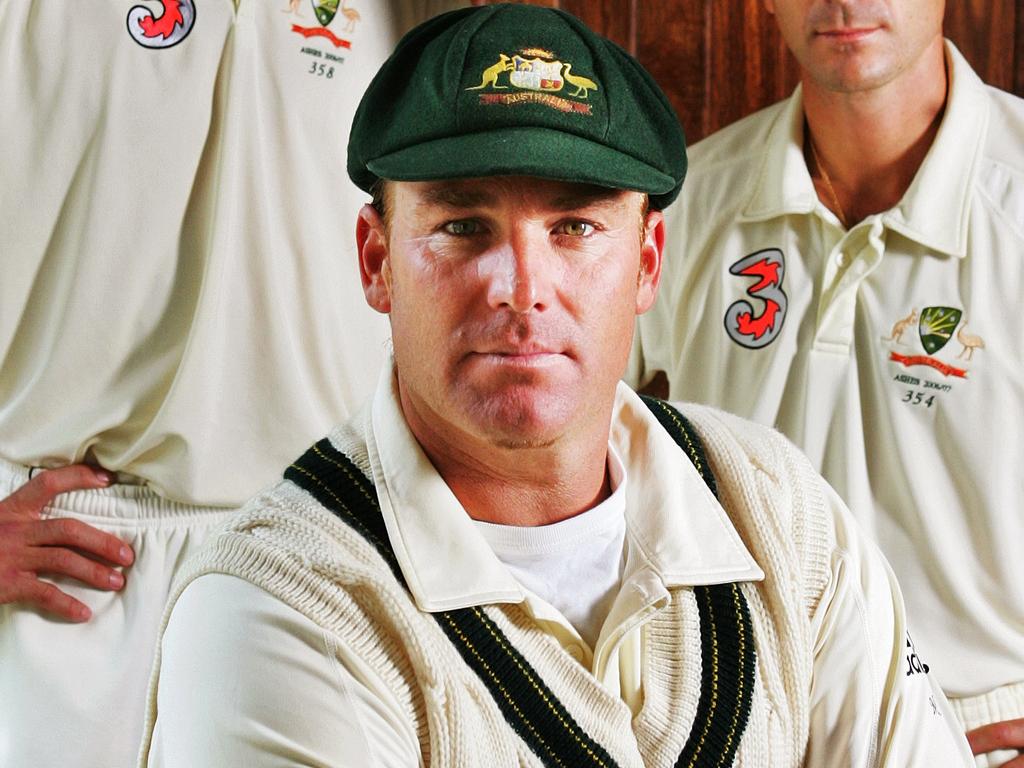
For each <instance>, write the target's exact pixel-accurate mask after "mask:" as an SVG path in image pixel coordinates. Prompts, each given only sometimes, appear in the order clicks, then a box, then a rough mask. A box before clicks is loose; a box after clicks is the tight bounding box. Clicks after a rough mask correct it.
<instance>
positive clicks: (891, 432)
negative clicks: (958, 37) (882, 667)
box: [627, 0, 1024, 766]
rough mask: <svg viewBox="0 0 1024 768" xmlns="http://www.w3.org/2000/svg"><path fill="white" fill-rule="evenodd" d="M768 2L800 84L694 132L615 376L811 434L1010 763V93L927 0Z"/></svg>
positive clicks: (1021, 166)
mask: <svg viewBox="0 0 1024 768" xmlns="http://www.w3.org/2000/svg"><path fill="white" fill-rule="evenodd" d="M766 5H767V7H768V9H769V10H770V11H771V12H773V13H774V14H775V16H776V18H777V20H778V23H779V27H780V29H781V31H782V35H783V37H784V38H785V40H786V42H787V43H788V45H789V47H790V48H791V49H792V51H793V53H794V54H795V55H796V58H797V60H798V62H799V63H800V68H801V83H800V86H799V87H798V88H797V90H796V92H795V93H794V94H793V95H792V97H791V98H789V99H788V100H786V101H784V102H781V103H779V104H776V105H774V106H772V107H769V108H768V109H765V110H763V111H761V112H759V113H757V114H755V115H752V116H750V117H748V118H746V119H744V120H742V121H740V122H738V123H736V124H735V125H732V126H729V127H727V128H725V129H724V130H722V131H720V132H719V133H717V134H715V135H714V136H711V137H710V138H708V139H706V140H704V141H702V142H700V143H698V144H697V145H696V146H694V147H693V148H692V152H691V176H690V179H689V180H688V182H687V188H686V189H685V190H684V192H683V194H682V196H681V197H680V199H679V201H678V202H677V203H675V204H674V205H673V206H672V207H671V208H670V209H669V210H668V211H666V221H667V224H666V228H667V244H666V248H667V250H668V252H669V254H670V257H669V258H668V259H667V260H666V269H665V276H664V278H663V280H662V292H661V296H660V298H659V300H658V303H657V305H656V306H655V308H654V310H653V311H652V312H651V313H648V315H646V316H645V317H644V318H642V319H641V321H640V323H639V332H638V336H637V342H636V345H635V348H634V355H633V361H632V366H631V372H630V374H629V376H627V380H628V381H630V382H632V383H633V384H634V385H637V386H639V385H641V384H643V383H644V382H646V381H648V380H649V379H650V378H651V377H652V376H653V375H654V374H655V373H656V372H658V371H664V372H665V373H666V374H667V376H668V380H669V386H670V389H669V393H670V396H671V397H673V398H679V399H687V400H695V401H699V402H703V403H708V404H711V405H715V406H718V407H720V408H724V409H726V410H728V411H731V412H734V413H737V414H739V415H741V416H746V417H748V418H752V419H754V420H756V421H759V422H761V423H764V424H768V425H772V426H775V427H777V428H778V429H780V430H781V431H782V432H783V433H784V434H786V435H787V436H788V437H789V438H791V439H792V440H793V441H794V442H795V443H796V444H797V445H798V446H799V447H800V448H801V449H802V450H803V451H805V452H806V453H807V455H808V456H809V457H810V459H811V462H812V464H813V465H814V466H815V468H816V469H818V470H819V471H821V472H822V474H823V475H824V476H825V478H826V479H827V480H828V481H829V482H830V483H831V484H832V485H833V486H834V487H835V488H836V489H837V491H838V492H839V494H840V496H842V498H843V499H844V500H845V501H846V502H847V503H848V504H849V505H850V507H851V509H852V510H853V512H854V514H855V515H856V517H857V518H858V519H859V521H860V523H861V524H862V525H864V526H865V528H866V529H868V530H869V531H870V533H871V534H872V535H873V536H874V537H875V538H876V539H877V541H878V542H879V543H880V545H881V547H882V550H883V552H884V553H885V554H886V555H887V557H888V558H889V561H890V562H891V564H892V566H893V568H894V570H895V572H896V575H897V576H898V578H899V582H900V584H901V586H902V588H903V590H904V594H905V595H906V599H907V605H908V610H909V613H910V616H911V620H912V621H913V624H914V627H915V629H916V635H917V639H918V642H919V647H920V648H921V649H922V652H923V653H926V655H927V656H928V657H929V658H930V659H931V660H932V661H933V662H934V670H935V671H934V672H933V674H935V675H936V676H937V678H938V680H939V682H940V683H941V684H942V687H943V689H944V690H945V692H946V694H947V695H948V696H949V697H950V699H951V702H952V704H953V707H954V709H955V710H956V711H957V713H958V715H959V716H960V717H961V719H962V721H963V724H964V727H965V728H966V729H968V730H970V731H971V734H970V739H971V742H972V745H973V747H974V750H975V751H976V752H977V753H978V754H979V757H978V764H979V765H982V766H984V765H992V766H996V765H1002V764H1004V763H1005V762H1006V761H1008V760H1011V759H1013V758H1014V756H1016V755H1017V754H1018V750H1019V749H1021V748H1022V747H1024V560H1022V559H1021V557H1020V556H1019V553H1018V551H1017V550H1018V544H1019V542H1021V541H1024V514H1021V505H1020V500H1021V499H1022V498H1024V474H1022V473H1021V472H1020V470H1019V467H1020V466H1021V464H1022V463H1024V452H1022V449H1021V442H1020V440H1019V439H1018V436H1017V432H1018V429H1019V426H1020V423H1021V417H1022V415H1024V365H1022V363H1021V351H1022V349H1024V342H1022V340H1021V337H1020V331H1019V327H1020V323H1019V322H1017V320H1016V318H1017V314H1018V311H1019V310H1018V306H1017V305H1018V303H1019V302H1020V298H1021V296H1022V295H1024V261H1022V260H1021V258H1020V253H1021V251H1022V248H1024V101H1022V100H1021V99H1019V98H1016V97H1014V96H1011V95H1009V94H1007V93H1003V92H1001V91H998V90H996V89H994V88H991V87H989V86H986V85H985V84H984V83H982V82H981V81H980V80H979V78H978V77H977V75H975V73H974V72H973V71H972V70H971V68H970V66H968V64H967V62H966V61H965V60H964V59H963V57H962V56H961V55H960V53H959V52H958V51H957V50H956V48H955V47H954V46H953V45H952V44H951V43H949V42H948V41H943V39H942V33H941V30H942V18H943V11H944V3H943V2H942V0H885V1H884V2H883V1H882V0H874V1H867V0H863V1H861V0H847V1H843V2H824V1H822V0H774V2H771V1H769V2H767V3H766ZM990 752H991V754H986V753H990ZM1018 760H1020V758H1018ZM1012 764H1016V763H1012Z"/></svg>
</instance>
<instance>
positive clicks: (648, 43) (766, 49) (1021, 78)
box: [525, 0, 1024, 143]
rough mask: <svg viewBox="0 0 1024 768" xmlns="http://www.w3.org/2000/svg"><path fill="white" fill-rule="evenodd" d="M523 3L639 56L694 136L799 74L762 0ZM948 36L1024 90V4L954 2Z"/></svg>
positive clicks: (990, 75) (781, 90) (984, 70)
mask: <svg viewBox="0 0 1024 768" xmlns="http://www.w3.org/2000/svg"><path fill="white" fill-rule="evenodd" d="M525 1H526V2H531V3H533V4H534V5H546V6H553V7H556V8H562V9H563V10H566V11H569V12H570V13H572V14H575V15H576V16H578V17H580V18H581V19H583V21H584V22H586V23H587V24H588V25H589V26H590V27H591V28H592V29H594V30H595V31H597V32H600V33H601V34H603V35H605V36H607V37H609V38H611V39H612V40H614V41H615V42H617V43H618V44H619V45H621V46H622V47H623V48H625V49H626V50H628V51H629V52H630V53H632V54H633V55H634V56H636V57H637V58H638V59H639V60H640V62H641V63H642V64H643V65H644V66H645V67H647V69H648V70H649V71H650V72H651V74H653V75H654V77H655V78H656V79H657V81H658V83H659V84H660V85H661V87H662V88H663V89H664V90H665V93H667V94H668V97H669V99H671V101H672V104H673V106H674V107H675V108H676V112H677V113H678V114H679V116H680V120H681V121H682V123H683V127H684V128H685V130H686V137H687V141H688V142H690V143H692V142H694V141H697V140H698V139H700V138H703V137H704V136H707V135H708V134H709V133H711V132H713V131H715V130H717V129H718V128H721V127H722V126H724V125H728V124H729V123H731V122H733V121H735V120H738V119H739V118H741V117H743V116H744V115H748V114H750V113H751V112H754V111H756V110H758V109H760V108H761V107H764V106H767V105H768V104H771V103H772V102H775V101H778V100H779V99H782V98H784V97H785V96H787V95H788V94H789V92H790V91H791V90H792V89H793V87H794V85H795V84H796V81H797V67H796V62H795V61H794V60H793V58H792V56H791V55H790V54H789V52H788V51H787V50H786V48H785V45H784V44H783V43H782V39H781V38H780V36H779V33H778V31H777V29H776V28H775V21H774V19H772V17H771V16H769V15H768V13H767V12H766V11H765V10H764V5H763V0H525ZM1018 6H1019V7H1018ZM946 35H947V36H948V37H949V38H950V39H951V40H953V42H954V43H956V45H957V47H958V48H960V50H961V51H962V52H963V54H964V56H966V57H967V60H968V61H970V62H971V65H972V66H973V67H974V68H975V70H976V71H977V72H978V74H979V75H981V77H982V79H983V80H985V81H986V82H988V83H991V84H992V85H995V86H997V87H999V88H1002V89H1003V90H1006V91H1012V92H1014V93H1016V94H1017V95H1018V96H1024V3H1019V2H1018V1H1017V0H948V2H947V3H946Z"/></svg>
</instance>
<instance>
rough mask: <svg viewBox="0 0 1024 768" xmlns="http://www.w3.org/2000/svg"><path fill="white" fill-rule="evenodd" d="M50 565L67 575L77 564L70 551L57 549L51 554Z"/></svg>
mask: <svg viewBox="0 0 1024 768" xmlns="http://www.w3.org/2000/svg"><path fill="white" fill-rule="evenodd" d="M50 564H51V565H52V566H53V568H54V569H55V570H58V571H60V572H61V573H67V572H68V571H70V570H71V569H72V568H73V567H74V564H75V555H74V553H72V552H71V550H68V549H55V550H54V551H53V552H52V553H51V554H50Z"/></svg>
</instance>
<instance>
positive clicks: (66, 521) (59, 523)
mask: <svg viewBox="0 0 1024 768" xmlns="http://www.w3.org/2000/svg"><path fill="white" fill-rule="evenodd" d="M52 522H53V527H54V529H55V531H56V532H57V535H58V536H60V537H61V538H63V539H75V538H78V535H79V534H80V526H81V523H80V522H79V521H78V520H75V519H73V518H70V517H59V518H57V519H55V520H53V521H52Z"/></svg>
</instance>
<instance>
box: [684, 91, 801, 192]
mask: <svg viewBox="0 0 1024 768" xmlns="http://www.w3.org/2000/svg"><path fill="white" fill-rule="evenodd" d="M788 104H789V100H788V99H784V100H783V101H779V102H776V103H775V104H771V105H770V106H767V107H765V108H764V109H761V110H758V111H757V112H754V113H753V114H750V115H747V116H746V117H743V118H741V119H739V120H737V121H736V122H734V123H730V124H729V125H727V126H725V127H724V128H721V129H719V130H718V131H715V132H714V133H713V134H711V135H710V136H708V137H707V138H705V139H702V140H701V141H698V142H697V143H695V144H694V145H693V146H692V147H690V148H688V149H687V156H688V160H689V170H688V171H687V180H686V183H689V182H690V180H691V176H692V177H693V178H694V179H700V178H701V177H702V176H704V175H705V174H707V173H710V172H712V171H714V170H716V169H721V168H722V167H733V166H735V167H742V166H744V165H747V164H749V163H753V162H760V160H761V159H762V158H763V157H764V150H765V142H766V141H767V140H768V134H769V133H770V132H771V129H772V127H773V126H774V125H775V122H776V121H777V120H778V119H780V116H781V115H782V113H783V112H784V111H785V109H786V106H787V105H788ZM684 187H685V185H684Z"/></svg>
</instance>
